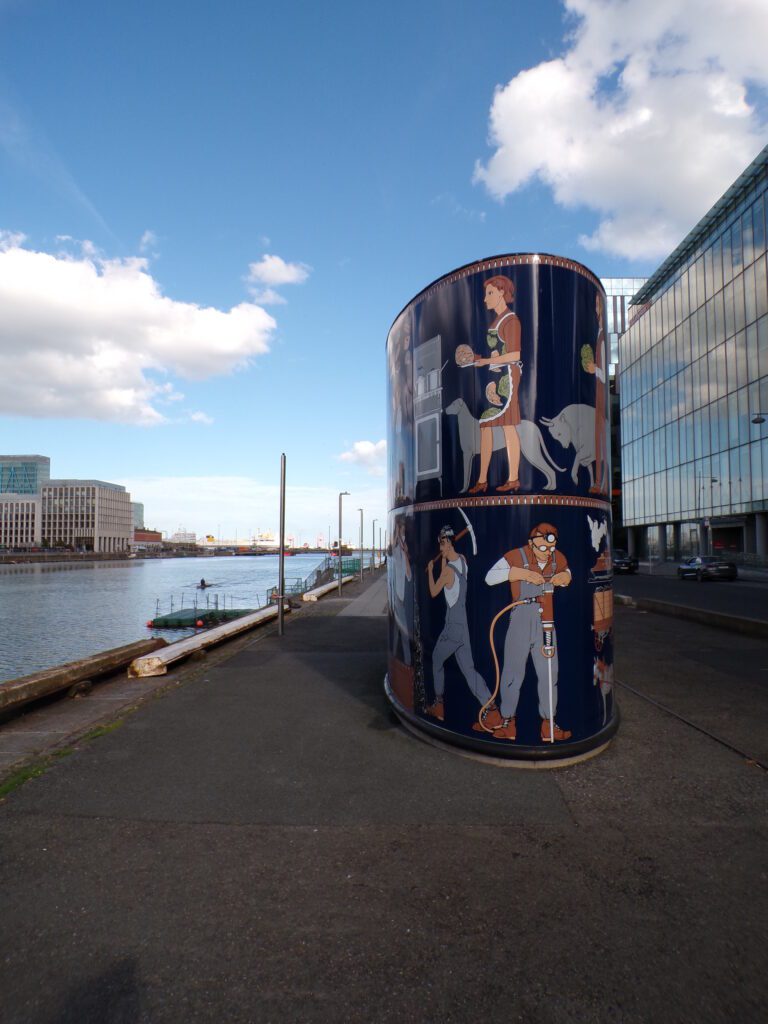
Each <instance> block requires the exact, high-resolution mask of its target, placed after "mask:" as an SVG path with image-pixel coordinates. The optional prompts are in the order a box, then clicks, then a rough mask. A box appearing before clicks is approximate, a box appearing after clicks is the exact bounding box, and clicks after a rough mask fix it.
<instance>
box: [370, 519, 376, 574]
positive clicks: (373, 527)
mask: <svg viewBox="0 0 768 1024" xmlns="http://www.w3.org/2000/svg"><path fill="white" fill-rule="evenodd" d="M377 522H378V520H377V519H374V520H373V523H372V524H371V576H373V574H374V572H375V571H376V523H377Z"/></svg>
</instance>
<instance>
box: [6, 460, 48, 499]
mask: <svg viewBox="0 0 768 1024" xmlns="http://www.w3.org/2000/svg"><path fill="white" fill-rule="evenodd" d="M50 478H51V460H50V459H49V458H48V456H47V455H0V494H37V495H39V494H40V488H41V487H42V486H43V484H46V483H48V481H49V480H50Z"/></svg>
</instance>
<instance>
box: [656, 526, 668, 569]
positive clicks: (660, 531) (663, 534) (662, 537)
mask: <svg viewBox="0 0 768 1024" xmlns="http://www.w3.org/2000/svg"><path fill="white" fill-rule="evenodd" d="M655 529H656V538H657V539H656V543H657V544H658V551H659V561H660V562H666V560H667V527H666V524H665V523H659V524H658V526H656V527H655Z"/></svg>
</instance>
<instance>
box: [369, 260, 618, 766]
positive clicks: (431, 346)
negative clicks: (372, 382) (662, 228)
mask: <svg viewBox="0 0 768 1024" xmlns="http://www.w3.org/2000/svg"><path fill="white" fill-rule="evenodd" d="M604 320H605V293H604V291H603V288H602V286H601V284H600V281H599V280H598V279H597V277H595V275H594V274H592V273H591V272H590V271H589V270H588V269H587V268H586V267H584V266H582V265H581V264H579V263H576V262H574V261H573V260H568V259H563V258H560V257H556V256H549V255H545V254H536V255H532V254H525V255H523V254H518V255H508V256H495V257H493V258H490V259H486V260H482V261H480V262H478V263H472V264H470V265H469V266H466V267H462V268H461V269H459V270H457V271H454V272H453V273H451V274H447V275H446V276H445V277H441V278H440V279H439V280H437V281H435V282H434V284H432V285H430V286H429V287H428V288H426V289H425V290H424V291H423V292H421V293H420V294H419V295H417V296H416V298H415V299H413V300H412V301H411V302H410V303H409V304H408V305H407V306H406V307H405V309H404V310H403V311H402V313H400V315H399V316H398V317H397V319H396V320H395V322H394V324H393V325H392V329H391V330H390V332H389V337H388V339H387V365H388V370H389V396H388V397H389V441H388V458H389V467H388V476H389V487H388V498H389V536H390V545H389V549H388V555H389V557H388V584H389V591H388V592H389V612H390V615H389V621H390V630H389V659H388V674H387V680H386V691H387V695H388V697H389V699H390V700H391V702H392V704H393V705H394V707H395V710H396V711H397V712H398V714H399V715H400V716H401V717H402V718H404V719H405V720H406V721H407V722H409V723H410V724H412V725H415V726H418V727H419V728H421V729H424V730H426V731H427V732H429V733H431V734H433V735H434V736H435V737H438V738H440V739H443V740H446V741H448V742H452V743H456V744H459V745H461V746H464V747H468V748H472V749H474V750H477V751H482V752H484V753H486V754H490V755H493V756H496V757H506V758H512V759H518V760H551V761H557V760H562V759H565V758H572V757H579V756H582V755H586V754H587V753H590V752H592V751H594V750H595V749H597V748H599V747H601V746H602V745H603V744H605V743H606V742H607V741H608V740H609V739H610V737H611V736H612V735H613V733H614V732H615V731H616V727H617V724H618V712H617V709H616V705H615V700H614V688H613V629H612V624H613V590H612V579H613V577H612V571H611V548H610V544H611V505H610V496H611V472H610V432H609V393H608V353H607V351H606V333H605V329H604V328H605V324H604Z"/></svg>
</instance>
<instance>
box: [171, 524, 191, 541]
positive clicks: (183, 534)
mask: <svg viewBox="0 0 768 1024" xmlns="http://www.w3.org/2000/svg"><path fill="white" fill-rule="evenodd" d="M170 542H171V544H197V534H196V533H188V532H187V531H186V530H182V529H181V527H179V529H178V530H177V531H176V533H174V535H173V536H172V537H171V538H170Z"/></svg>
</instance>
